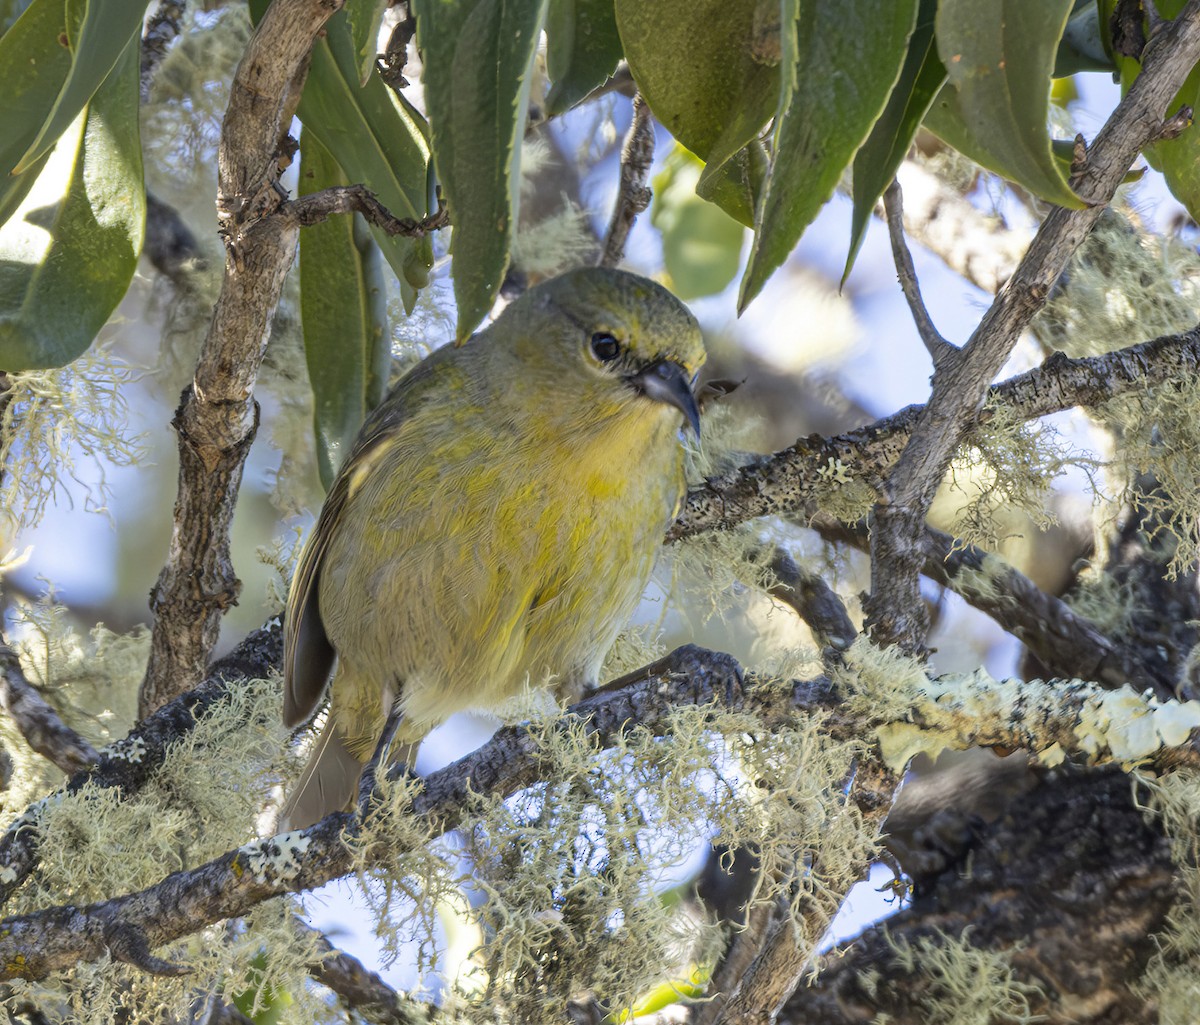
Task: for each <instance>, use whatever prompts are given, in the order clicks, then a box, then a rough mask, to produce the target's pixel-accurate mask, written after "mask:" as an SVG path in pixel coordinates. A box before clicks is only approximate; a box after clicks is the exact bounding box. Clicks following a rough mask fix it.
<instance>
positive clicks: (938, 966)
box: [875, 927, 1041, 1025]
mask: <svg viewBox="0 0 1200 1025" xmlns="http://www.w3.org/2000/svg"><path fill="white" fill-rule="evenodd" d="M884 935H885V936H886V938H887V941H888V943H889V945H890V946H891V948H892V951H893V953H894V955H895V961H896V964H897V965H898V967H899V969H900V972H902V973H903V974H905V975H913V974H916V973H920V975H922V976H923V977H924V978H925V979H927V980H929V982H930V984H931V985H930V991H929V994H928V996H927V998H926V999H925V1000H924V1001H923V1003H922V1008H921V1009H922V1011H923V1012H924V1013H925V1015H926V1016H927V1017H926V1019H925V1020H926V1021H927V1022H928V1025H1032V1023H1033V1022H1037V1021H1040V1020H1041V1016H1040V1015H1035V1014H1033V1013H1032V1011H1031V1009H1030V1006H1029V999H1030V997H1031V996H1034V995H1035V994H1037V993H1039V992H1040V989H1039V987H1037V986H1035V985H1031V984H1029V983H1025V982H1021V981H1020V980H1018V979H1017V978H1016V975H1015V973H1014V970H1013V965H1012V961H1011V958H1010V957H1009V955H1008V954H1007V953H1006V952H1004V951H1000V950H984V949H983V948H981V947H976V946H974V945H973V944H972V943H971V941H970V930H969V929H964V930H963V932H962V934H961V935H959V936H950V935H948V934H946V933H944V932H941V931H939V932H938V933H937V936H936V938H934V937H921V938H919V939H917V940H915V941H913V942H909V941H908V940H907V939H905V938H904V937H902V936H897V935H894V934H892V933H890V932H888V931H887V929H886V927H885V928H884ZM888 1020H889V1019H888V1017H887V1016H886V1015H880V1016H879V1017H877V1018H876V1019H875V1022H876V1025H884V1023H886V1022H887V1021H888Z"/></svg>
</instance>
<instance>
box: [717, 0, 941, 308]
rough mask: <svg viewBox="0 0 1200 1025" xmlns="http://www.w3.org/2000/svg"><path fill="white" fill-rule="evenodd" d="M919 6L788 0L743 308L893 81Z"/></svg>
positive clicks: (808, 217) (837, 173)
mask: <svg viewBox="0 0 1200 1025" xmlns="http://www.w3.org/2000/svg"><path fill="white" fill-rule="evenodd" d="M916 17H917V0H805V2H803V3H801V2H800V0H785V3H784V19H783V32H782V36H781V38H782V44H783V45H782V54H783V71H784V73H783V76H782V87H781V89H780V97H779V113H778V115H777V116H776V119H775V152H774V156H773V158H772V161H771V169H770V172H769V173H768V176H767V180H766V183H765V184H764V186H763V191H762V196H761V197H760V199H759V203H758V209H757V211H756V214H755V236H754V244H753V246H752V247H751V250H750V260H749V263H748V265H747V267H746V273H745V275H744V276H743V277H742V289H741V296H740V297H739V300H738V307H739V310H744V309H745V308H746V305H747V304H748V303H749V302H750V300H751V299H753V298H754V297H755V296H756V295H757V294H758V293H759V291H761V289H762V287H763V285H764V284H766V281H767V278H769V277H770V276H771V274H772V273H773V272H774V271H775V269H776V268H777V267H779V266H780V265H781V264H782V263H783V261H784V260H785V259H787V256H788V253H790V252H791V251H792V248H793V247H794V246H795V244H796V242H797V241H798V240H799V238H800V236H801V234H802V233H803V232H804V229H805V228H807V227H808V225H809V224H811V223H812V221H813V219H814V218H815V217H816V216H817V213H818V212H819V211H820V209H821V207H822V206H824V205H825V202H826V200H828V199H829V197H830V196H831V195H832V194H833V190H834V187H835V186H836V185H837V182H838V179H839V178H840V177H841V175H842V172H843V171H844V170H845V168H846V165H847V164H848V163H849V162H850V160H851V158H852V157H853V156H854V154H855V152H856V151H857V150H858V148H859V146H861V145H862V143H863V140H864V139H866V137H867V134H868V133H869V132H870V131H871V128H872V126H873V125H874V124H875V121H876V119H877V118H878V117H879V114H880V112H881V111H882V110H883V107H884V104H885V103H886V102H887V99H888V96H889V95H890V94H891V92H892V88H893V86H895V84H896V80H897V79H898V78H899V75H900V70H901V67H902V66H903V64H904V60H905V56H906V54H907V51H908V39H909V36H910V35H911V34H912V31H913V26H914V25H915V23H916Z"/></svg>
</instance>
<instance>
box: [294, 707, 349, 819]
mask: <svg viewBox="0 0 1200 1025" xmlns="http://www.w3.org/2000/svg"><path fill="white" fill-rule="evenodd" d="M366 764H367V760H366V759H365V758H359V757H358V756H356V755H355V754H353V753H352V752H351V751H350V748H349V747H347V746H346V735H345V734H344V733H343V732H342V731H341V730H340V729H339V728H338V723H337V720H336V719H335V718H334V716H333V715H330V717H329V721H328V722H327V723H326V724H325V728H324V729H323V730H321V735H320V736H319V737H317V740H316V743H315V744H313V749H312V752H311V753H310V754H309V756H308V764H306V765H305V766H304V771H303V772H301V773H300V778H299V779H298V780H297V781H296V784H295V786H294V787H293V788H292V792H291V793H290V794H289V795H288V799H287V801H285V802H284V805H283V809H282V811H280V813H279V826H278V827H277V828H278V831H279V832H281V833H282V832H285V831H286V830H289V829H305V828H307V827H308V826H311V825H312V824H313V823H314V822H320V821H321V819H323V818H324V817H325V816H326V815H328V814H329V813H330V812H333V811H343V810H345V809H346V808H348V807H350V805H351V804H352V803H353V802H354V800H355V798H356V797H358V780H359V777H360V776H361V775H362V771H363V769H364V767H365V766H366Z"/></svg>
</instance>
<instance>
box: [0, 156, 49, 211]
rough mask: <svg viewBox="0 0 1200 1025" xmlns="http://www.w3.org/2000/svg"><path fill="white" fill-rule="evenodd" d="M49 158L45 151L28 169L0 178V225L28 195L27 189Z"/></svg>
mask: <svg viewBox="0 0 1200 1025" xmlns="http://www.w3.org/2000/svg"><path fill="white" fill-rule="evenodd" d="M51 152H53V151H51ZM49 159H50V154H49V153H46V154H44V155H43V156H40V157H38V159H37V160H36V161H34V164H33V166H32V167H31V168H29V170H28V171H22V172H21V173H20V174H10V175H9V176H8V177H7V178H0V227H3V226H4V224H5V222H7V221H8V219H9V218H10V217H11V216H12V215H13V214H14V213H16V212H17V207H19V206H20V205H21V203H22V202H23V201H24V199H25V197H26V196H27V195H29V190H30V189H31V188H33V183H34V182H36V181H37V180H38V176H39V175H40V174H41V173H42V168H44V167H45V166H46V161H47V160H49Z"/></svg>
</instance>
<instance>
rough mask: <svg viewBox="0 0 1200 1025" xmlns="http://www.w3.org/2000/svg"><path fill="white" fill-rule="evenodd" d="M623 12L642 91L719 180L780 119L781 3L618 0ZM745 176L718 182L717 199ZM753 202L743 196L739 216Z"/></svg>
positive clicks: (624, 38)
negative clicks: (724, 168) (719, 170)
mask: <svg viewBox="0 0 1200 1025" xmlns="http://www.w3.org/2000/svg"><path fill="white" fill-rule="evenodd" d="M615 10H616V15H617V28H618V29H619V30H620V33H621V42H622V44H623V45H624V48H625V59H626V60H628V61H629V70H630V71H631V72H632V74H633V80H634V81H635V82H636V83H637V87H638V89H639V91H640V92H641V94H642V96H644V97H645V99H646V102H647V103H648V104H649V105H650V109H651V110H652V111H653V112H654V116H655V117H656V118H658V120H659V121H660V122H661V123H662V125H663V126H664V127H665V128H666V129H667V130H668V131H669V132H670V133H671V134H672V135H673V136H675V138H676V139H678V140H679V141H680V142H682V143H683V144H684V145H685V146H686V147H687V148H688V149H690V150H691V151H692V152H693V153H695V154H696V155H697V156H698V157H700V159H701V160H703V161H705V162H706V163H707V164H711V165H713V168H712V170H711V171H709V172H708V174H709V177H710V178H711V177H715V176H716V175H717V168H719V167H721V166H722V165H723V164H724V163H725V162H726V161H728V160H730V159H731V158H732V157H733V156H734V154H737V153H739V152H740V151H742V150H743V148H744V147H745V146H746V144H747V143H748V142H750V141H751V140H752V139H754V138H755V137H756V136H757V135H758V134H759V132H760V131H762V128H763V126H764V125H765V124H766V123H767V120H768V119H769V118H770V117H771V115H772V114H773V113H774V112H775V108H776V102H777V98H778V96H779V25H778V3H777V2H776V0H754V2H743V3H733V4H731V3H728V2H727V0H656V2H654V3H646V0H616V3H615ZM743 170H744V169H735V170H734V171H732V172H726V174H725V178H726V183H725V184H719V183H717V182H713V183H712V184H710V185H709V189H710V191H711V193H712V194H716V193H719V192H720V191H721V190H723V189H724V188H725V187H726V185H727V183H728V179H729V178H732V180H733V181H734V182H735V183H736V182H737V181H739V180H741V179H742V178H743ZM702 191H704V189H702ZM746 199H747V197H746V196H745V195H744V194H743V195H742V196H741V197H740V198H739V199H738V200H737V202H735V203H733V204H732V205H733V206H734V208H735V209H737V207H738V204H744V203H745V202H746ZM723 205H724V204H723ZM726 209H729V208H728V207H726ZM731 212H733V211H731Z"/></svg>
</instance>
